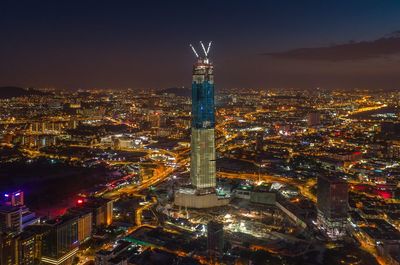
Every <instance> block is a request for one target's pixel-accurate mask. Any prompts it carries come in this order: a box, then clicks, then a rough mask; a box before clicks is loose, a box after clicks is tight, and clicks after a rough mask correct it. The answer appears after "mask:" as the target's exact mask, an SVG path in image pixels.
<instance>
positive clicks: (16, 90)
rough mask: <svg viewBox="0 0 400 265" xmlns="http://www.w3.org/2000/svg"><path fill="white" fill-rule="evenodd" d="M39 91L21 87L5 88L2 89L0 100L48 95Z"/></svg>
mask: <svg viewBox="0 0 400 265" xmlns="http://www.w3.org/2000/svg"><path fill="white" fill-rule="evenodd" d="M46 94H47V93H44V92H42V91H39V90H35V89H33V88H28V89H25V88H21V87H13V86H5V87H0V99H7V98H15V97H26V96H33V95H46Z"/></svg>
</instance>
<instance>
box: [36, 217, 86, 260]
mask: <svg viewBox="0 0 400 265" xmlns="http://www.w3.org/2000/svg"><path fill="white" fill-rule="evenodd" d="M78 219H79V218H78V217H75V216H63V217H61V218H59V219H55V220H50V221H48V222H47V223H46V225H48V226H49V229H50V232H49V233H47V234H46V235H45V237H44V239H43V243H42V258H41V261H42V263H43V264H57V265H70V264H72V261H73V259H74V257H75V255H76V253H77V251H78V245H79V241H78Z"/></svg>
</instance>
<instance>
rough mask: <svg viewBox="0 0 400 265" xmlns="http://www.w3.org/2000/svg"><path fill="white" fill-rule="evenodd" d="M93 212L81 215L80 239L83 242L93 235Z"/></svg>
mask: <svg viewBox="0 0 400 265" xmlns="http://www.w3.org/2000/svg"><path fill="white" fill-rule="evenodd" d="M92 222H93V221H92V212H86V213H82V214H80V215H79V218H78V241H79V243H82V242H84V241H86V240H87V239H89V238H90V237H91V236H92V225H93V223H92Z"/></svg>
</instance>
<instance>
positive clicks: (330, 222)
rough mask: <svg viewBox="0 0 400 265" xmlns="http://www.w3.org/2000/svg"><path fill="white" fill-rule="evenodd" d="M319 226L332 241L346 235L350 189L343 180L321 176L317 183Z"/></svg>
mask: <svg viewBox="0 0 400 265" xmlns="http://www.w3.org/2000/svg"><path fill="white" fill-rule="evenodd" d="M317 210H318V215H317V225H318V226H319V228H320V229H321V230H322V231H323V232H324V233H325V234H326V235H327V236H328V237H329V238H331V239H333V240H337V239H341V238H343V237H344V236H345V235H346V226H347V215H348V187H347V183H346V182H345V181H343V180H342V179H340V178H338V177H334V176H320V177H318V183H317Z"/></svg>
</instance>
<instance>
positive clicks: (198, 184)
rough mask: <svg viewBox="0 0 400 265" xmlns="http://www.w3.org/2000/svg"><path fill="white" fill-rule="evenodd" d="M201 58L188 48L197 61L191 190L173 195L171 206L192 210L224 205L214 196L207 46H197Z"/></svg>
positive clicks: (210, 66)
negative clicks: (173, 200)
mask: <svg viewBox="0 0 400 265" xmlns="http://www.w3.org/2000/svg"><path fill="white" fill-rule="evenodd" d="M200 45H201V48H202V52H203V54H204V55H203V56H200V55H199V54H198V53H197V51H196V49H195V48H194V47H193V46H192V45H190V46H191V48H192V50H193V52H194V54H195V55H196V58H197V61H196V63H195V64H194V65H193V82H192V136H191V157H190V159H191V162H190V163H191V164H190V179H191V184H192V188H190V189H181V190H180V191H178V192H177V193H176V194H175V204H176V205H180V206H186V207H193V208H207V207H214V206H220V205H224V204H227V203H228V200H227V199H223V198H218V196H217V194H216V192H215V186H216V164H215V105H214V73H213V70H214V67H213V64H212V63H211V62H210V60H209V58H208V53H209V51H210V47H211V42H210V43H209V44H208V45H207V48H206V46H205V45H204V44H203V43H202V42H200Z"/></svg>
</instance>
